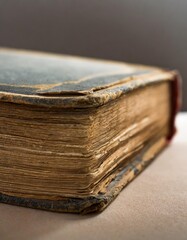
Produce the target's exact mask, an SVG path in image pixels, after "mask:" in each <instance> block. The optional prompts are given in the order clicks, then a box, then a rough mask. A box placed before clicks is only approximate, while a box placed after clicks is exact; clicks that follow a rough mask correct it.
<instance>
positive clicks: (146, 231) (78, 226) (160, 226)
mask: <svg viewBox="0 0 187 240" xmlns="http://www.w3.org/2000/svg"><path fill="white" fill-rule="evenodd" d="M177 126H178V129H179V131H178V134H177V135H176V137H175V140H174V141H173V143H172V144H171V146H170V147H168V148H167V149H166V150H165V151H164V152H163V153H162V154H161V155H160V156H159V157H158V158H157V159H156V160H155V161H154V162H153V163H152V164H151V165H150V166H149V167H148V168H147V169H146V170H145V171H144V172H143V173H142V174H141V175H139V176H138V177H137V178H136V179H135V180H134V181H133V182H132V183H131V184H129V185H128V186H127V187H126V188H125V189H124V190H123V191H122V192H121V194H120V195H119V196H118V197H117V199H116V200H115V201H114V202H113V203H112V204H111V205H110V206H109V207H108V208H107V209H106V210H105V211H104V212H102V213H101V214H98V215H89V216H79V215H74V214H59V213H52V212H46V211H40V210H34V209H27V208H22V207H16V206H10V205H6V204H0V240H7V239H12V240H22V239H23V240H30V239H37V240H38V239H44V240H57V239H59V240H61V239H65V240H66V239H67V240H69V239H70V240H71V239H88V240H89V239H103V240H105V239H106V240H108V239H127V240H128V239H151V240H152V239H153V240H154V239H155V240H159V239H164V240H165V239H170V240H172V239H174V240H181V239H185V240H186V239H187V114H180V115H179V117H178V119H177Z"/></svg>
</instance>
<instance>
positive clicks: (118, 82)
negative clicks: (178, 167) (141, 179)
mask: <svg viewBox="0 0 187 240" xmlns="http://www.w3.org/2000/svg"><path fill="white" fill-rule="evenodd" d="M179 79H180V77H179V74H178V73H177V72H176V71H169V70H164V69H160V68H156V67H147V66H142V65H133V64H127V63H121V62H111V61H103V60H94V59H87V58H80V57H71V56H65V55H54V54H46V53H34V52H29V51H18V50H10V49H1V50H0V101H4V102H12V103H17V104H29V105H36V106H43V107H58V108H90V107H98V106H101V105H104V104H106V103H107V102H109V101H112V100H114V99H117V98H119V97H120V96H122V95H124V94H126V93H128V92H130V91H133V90H134V89H137V88H142V87H145V86H148V85H152V84H157V83H159V82H161V81H171V93H172V97H171V104H172V116H171V126H170V134H169V135H168V139H167V141H166V143H165V144H164V145H163V146H162V148H163V147H164V146H166V145H167V143H168V142H169V141H170V140H171V138H172V137H173V134H174V133H175V126H174V120H175V115H176V113H177V111H178V108H179V105H180V101H179V100H180V98H179V91H178V88H179V87H178V86H179ZM156 141H157V139H154V140H153V142H152V143H149V144H148V145H147V146H146V148H145V149H143V150H142V151H141V152H140V153H139V154H138V155H137V156H136V157H135V158H134V159H132V161H131V163H129V164H128V165H127V166H126V167H125V168H124V169H122V170H121V172H120V173H119V174H118V175H117V176H116V178H115V179H114V180H113V181H112V182H111V183H110V184H109V185H108V187H107V192H106V194H99V195H98V196H94V197H92V196H91V197H89V196H88V197H85V198H62V199H61V200H57V201H52V200H39V199H25V198H21V197H20V198H19V197H14V196H8V195H4V194H1V195H0V201H1V202H4V203H10V204H15V205H20V206H26V207H32V208H39V209H45V210H51V211H58V212H77V213H88V212H95V211H102V210H103V209H104V208H105V207H106V206H107V205H108V204H109V203H110V202H111V201H112V200H113V199H114V198H115V197H116V196H117V195H118V194H119V192H120V191H121V189H122V188H123V187H124V186H125V185H127V184H128V182H130V181H131V180H132V179H133V178H134V177H135V176H136V175H137V174H138V173H140V172H141V171H142V170H143V169H144V168H145V167H146V166H147V165H148V163H149V162H151V160H152V159H153V158H154V157H155V156H152V157H151V158H150V159H147V160H146V161H145V160H144V157H143V156H144V154H145V153H146V152H147V151H148V149H149V148H150V147H151V146H152V144H154V142H156ZM162 148H161V149H162ZM161 149H160V150H161ZM156 154H157V153H155V155H156Z"/></svg>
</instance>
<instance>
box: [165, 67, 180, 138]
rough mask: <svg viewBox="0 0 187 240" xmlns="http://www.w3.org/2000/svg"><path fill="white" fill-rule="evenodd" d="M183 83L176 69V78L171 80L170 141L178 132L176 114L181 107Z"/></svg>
mask: <svg viewBox="0 0 187 240" xmlns="http://www.w3.org/2000/svg"><path fill="white" fill-rule="evenodd" d="M181 83H182V79H181V76H180V74H179V73H178V72H177V71H176V72H175V73H174V79H173V81H172V82H171V122H170V132H169V134H168V136H167V141H168V143H169V142H170V141H171V140H172V138H173V136H174V135H175V133H176V132H177V129H176V126H175V120H176V115H177V113H178V111H179V110H180V108H181V102H182V101H181Z"/></svg>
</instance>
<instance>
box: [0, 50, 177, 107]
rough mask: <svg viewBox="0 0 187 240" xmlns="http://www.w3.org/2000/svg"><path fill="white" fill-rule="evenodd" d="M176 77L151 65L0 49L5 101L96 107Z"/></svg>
mask: <svg viewBox="0 0 187 240" xmlns="http://www.w3.org/2000/svg"><path fill="white" fill-rule="evenodd" d="M175 75H176V72H174V71H168V70H163V69H159V68H156V67H147V66H142V65H134V64H127V63H121V62H112V61H104V60H95V59H88V58H81V57H72V56H65V55H58V54H47V53H37V52H32V51H22V50H13V49H12V50H11V49H0V100H1V101H5V102H15V103H21V104H31V105H41V106H47V107H83V108H84V107H92V106H99V105H103V104H105V103H107V102H108V101H111V100H113V99H116V98H118V97H120V96H121V95H122V94H125V93H128V92H129V91H131V90H133V89H136V88H139V87H142V86H145V85H150V84H154V83H157V82H159V81H166V80H172V79H173V78H174V77H175ZM54 97H55V98H54Z"/></svg>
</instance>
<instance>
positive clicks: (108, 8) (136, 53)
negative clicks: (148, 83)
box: [0, 0, 187, 110]
mask: <svg viewBox="0 0 187 240" xmlns="http://www.w3.org/2000/svg"><path fill="white" fill-rule="evenodd" d="M0 45H1V46H7V47H15V48H25V49H34V50H42V51H51V52H58V53H66V54H73V55H82V56H90V57H97V58H107V59H114V60H122V61H128V62H134V63H142V64H150V65H158V66H161V67H166V68H176V69H178V70H179V71H180V72H181V74H182V77H183V87H182V89H183V110H187V95H185V91H187V81H186V78H187V67H186V59H187V51H186V45H187V0H92V1H89V0H32V1H31V0H30V1H29V0H16V1H15V0H14V1H12V0H0Z"/></svg>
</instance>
